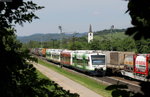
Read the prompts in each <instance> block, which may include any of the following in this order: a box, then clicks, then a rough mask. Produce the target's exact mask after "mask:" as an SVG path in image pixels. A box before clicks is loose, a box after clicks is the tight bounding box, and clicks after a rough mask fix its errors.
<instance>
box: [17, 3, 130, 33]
mask: <svg viewBox="0 0 150 97" xmlns="http://www.w3.org/2000/svg"><path fill="white" fill-rule="evenodd" d="M33 1H34V2H35V3H37V4H38V5H43V6H45V8H44V9H42V10H39V11H37V12H36V14H37V15H38V16H39V18H40V19H39V20H34V21H33V22H32V23H30V24H29V23H26V24H24V26H23V27H21V26H17V35H18V36H28V35H32V34H36V33H43V34H44V33H59V29H58V26H62V29H63V32H66V33H72V32H88V30H89V25H90V24H91V25H92V28H93V31H100V30H103V29H110V27H111V25H114V27H115V28H127V27H130V26H131V24H130V21H131V19H130V16H129V15H128V14H125V11H126V10H127V3H128V2H127V1H123V0H33Z"/></svg>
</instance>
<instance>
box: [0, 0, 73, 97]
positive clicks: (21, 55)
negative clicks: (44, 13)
mask: <svg viewBox="0 0 150 97" xmlns="http://www.w3.org/2000/svg"><path fill="white" fill-rule="evenodd" d="M42 8H43V7H42V6H37V5H36V4H35V3H33V2H32V1H27V2H23V0H13V1H12V2H0V39H1V40H0V77H1V80H0V87H1V88H0V95H1V97H50V96H53V97H56V96H63V95H66V96H68V95H71V94H69V93H68V92H63V93H64V94H63V93H61V94H62V95H61V94H56V93H55V92H53V91H49V90H48V89H47V88H46V87H47V86H52V85H54V83H53V82H51V81H49V80H46V79H41V78H38V76H37V73H36V69H35V68H34V67H33V65H32V64H30V62H29V61H33V59H35V58H32V57H31V56H30V55H29V53H28V51H27V50H25V51H21V50H20V49H21V46H22V44H21V43H20V42H19V41H17V40H16V36H15V32H16V30H15V26H14V25H16V24H19V25H22V26H23V23H25V22H29V23H30V22H32V20H33V19H37V18H38V17H37V16H36V15H35V14H34V11H36V10H39V9H42ZM27 60H28V61H27ZM54 86H55V87H56V88H55V89H53V90H54V91H55V90H57V89H60V88H57V86H56V85H54ZM52 87H53V86H52ZM60 90H62V89H60ZM54 94H55V95H54ZM75 96H76V95H75Z"/></svg>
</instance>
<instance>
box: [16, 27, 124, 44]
mask: <svg viewBox="0 0 150 97" xmlns="http://www.w3.org/2000/svg"><path fill="white" fill-rule="evenodd" d="M116 32H118V33H119V32H125V29H113V30H110V29H109V30H107V29H105V30H102V31H96V32H94V35H95V36H99V35H106V34H109V33H116ZM86 35H87V32H84V33H77V34H63V36H62V37H63V38H71V37H73V36H75V37H82V36H86ZM17 39H18V40H20V41H21V42H22V43H27V42H29V41H42V42H44V41H52V40H53V39H55V40H59V39H61V36H60V34H59V33H56V34H55V33H49V34H34V35H30V36H18V37H17Z"/></svg>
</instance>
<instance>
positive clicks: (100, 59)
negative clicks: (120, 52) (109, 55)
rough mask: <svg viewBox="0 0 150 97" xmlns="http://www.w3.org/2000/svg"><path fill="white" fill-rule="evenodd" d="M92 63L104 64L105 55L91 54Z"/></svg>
mask: <svg viewBox="0 0 150 97" xmlns="http://www.w3.org/2000/svg"><path fill="white" fill-rule="evenodd" d="M91 59H92V65H104V64H105V55H91Z"/></svg>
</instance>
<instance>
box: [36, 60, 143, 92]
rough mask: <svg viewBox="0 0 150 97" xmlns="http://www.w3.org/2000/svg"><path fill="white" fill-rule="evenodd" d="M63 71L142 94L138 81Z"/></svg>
mask: <svg viewBox="0 0 150 97" xmlns="http://www.w3.org/2000/svg"><path fill="white" fill-rule="evenodd" d="M38 58H40V59H43V60H44V61H45V62H48V63H50V64H52V65H55V66H59V65H58V64H57V65H56V64H55V63H52V62H49V61H47V60H46V59H45V58H44V57H38ZM59 67H60V66H59ZM63 69H65V70H67V71H71V72H74V73H77V74H80V75H83V76H86V77H89V78H91V79H94V80H96V81H98V82H100V83H102V84H105V85H108V86H109V85H114V84H116V85H126V86H128V89H127V90H128V91H132V92H135V93H137V92H139V93H142V91H141V89H140V88H141V87H140V85H139V84H140V82H138V81H134V80H129V79H126V78H123V77H116V76H104V77H97V76H89V75H86V74H83V73H81V72H78V71H75V70H72V69H69V68H67V67H63Z"/></svg>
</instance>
